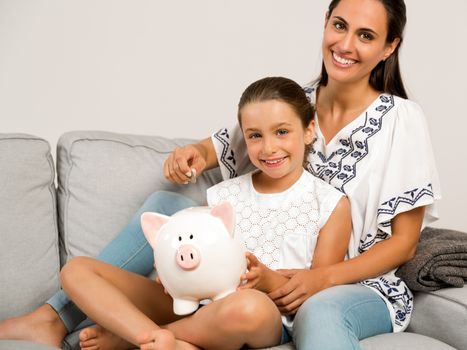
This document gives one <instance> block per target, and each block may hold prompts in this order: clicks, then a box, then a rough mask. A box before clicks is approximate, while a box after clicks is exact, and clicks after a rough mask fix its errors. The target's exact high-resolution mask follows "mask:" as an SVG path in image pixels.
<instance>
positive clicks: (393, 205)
mask: <svg viewBox="0 0 467 350" xmlns="http://www.w3.org/2000/svg"><path fill="white" fill-rule="evenodd" d="M424 196H430V197H433V187H432V185H431V184H428V185H427V186H426V187H424V188H414V189H413V190H410V191H406V192H404V193H403V195H402V196H399V197H393V198H391V199H389V200H387V201H386V202H384V203H382V204H381V207H380V208H379V209H378V216H380V215H381V214H387V215H390V216H393V215H394V214H395V213H396V211H397V207H398V206H399V204H401V203H405V204H408V205H410V206H412V207H413V206H414V204H415V203H417V202H418V201H419V200H420V198H422V197H424ZM385 224H386V223H385Z"/></svg>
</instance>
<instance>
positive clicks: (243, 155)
mask: <svg viewBox="0 0 467 350" xmlns="http://www.w3.org/2000/svg"><path fill="white" fill-rule="evenodd" d="M211 140H212V143H213V144H214V148H215V150H216V155H217V161H218V163H219V168H220V170H221V174H222V179H223V180H228V179H232V178H234V177H237V176H238V175H242V174H245V173H247V172H249V171H251V170H253V169H254V167H253V165H252V164H251V162H250V159H249V158H248V153H247V150H246V144H245V140H244V139H243V133H242V130H241V129H240V126H238V124H237V125H235V126H234V127H233V128H231V129H227V128H224V129H220V130H219V131H217V132H215V133H214V134H212V136H211Z"/></svg>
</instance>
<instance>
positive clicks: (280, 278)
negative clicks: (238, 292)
mask: <svg viewBox="0 0 467 350" xmlns="http://www.w3.org/2000/svg"><path fill="white" fill-rule="evenodd" d="M245 255H246V258H247V261H248V272H246V273H244V274H243V275H242V276H241V277H240V281H241V284H240V286H239V287H238V289H249V288H254V289H258V290H260V291H262V292H264V293H270V292H272V291H273V290H276V289H277V288H279V287H282V286H283V285H284V284H285V283H287V282H288V281H289V279H288V278H287V277H285V276H284V275H283V274H281V273H279V272H277V271H275V270H272V269H270V268H269V267H267V266H266V265H264V264H263V263H261V262H260V261H259V260H258V258H257V257H256V256H254V255H253V254H252V253H251V252H246V254H245Z"/></svg>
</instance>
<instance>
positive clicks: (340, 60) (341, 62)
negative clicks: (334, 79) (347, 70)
mask: <svg viewBox="0 0 467 350" xmlns="http://www.w3.org/2000/svg"><path fill="white" fill-rule="evenodd" d="M332 57H334V59H335V60H336V61H337V62H339V63H340V64H354V63H355V61H354V60H347V59H345V58H343V57H340V56H337V55H336V54H335V53H334V52H333V53H332Z"/></svg>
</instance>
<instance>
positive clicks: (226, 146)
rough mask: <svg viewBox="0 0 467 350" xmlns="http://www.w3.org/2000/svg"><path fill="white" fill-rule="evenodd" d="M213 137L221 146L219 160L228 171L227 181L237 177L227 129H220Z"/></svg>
mask: <svg viewBox="0 0 467 350" xmlns="http://www.w3.org/2000/svg"><path fill="white" fill-rule="evenodd" d="M214 137H215V138H216V139H217V140H218V141H219V142H220V143H221V144H222V153H221V156H220V158H219V160H220V161H221V162H222V164H223V165H224V167H225V168H226V169H227V170H228V171H229V179H233V178H234V177H237V171H236V170H235V169H236V167H235V165H236V161H235V155H234V151H233V149H232V148H230V137H229V133H228V132H227V129H226V128H224V129H220V130H219V131H218V132H216V133H215V134H214Z"/></svg>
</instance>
